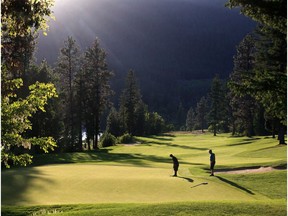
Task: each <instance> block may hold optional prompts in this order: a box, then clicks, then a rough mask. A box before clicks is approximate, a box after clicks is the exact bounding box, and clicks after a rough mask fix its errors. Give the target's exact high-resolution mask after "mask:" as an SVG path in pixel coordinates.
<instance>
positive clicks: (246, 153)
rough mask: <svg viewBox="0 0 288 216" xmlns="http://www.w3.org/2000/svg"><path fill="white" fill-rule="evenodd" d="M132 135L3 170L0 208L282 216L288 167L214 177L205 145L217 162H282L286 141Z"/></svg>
mask: <svg viewBox="0 0 288 216" xmlns="http://www.w3.org/2000/svg"><path fill="white" fill-rule="evenodd" d="M137 142H138V144H137V145H119V146H114V147H109V148H106V149H102V150H99V151H97V152H82V153H74V154H72V153H67V154H51V155H42V156H37V157H36V158H35V163H34V165H33V166H31V167H28V168H18V169H11V170H4V171H2V184H1V185H2V191H1V195H2V205H4V206H2V214H3V213H4V215H21V213H22V212H29V211H30V212H32V213H33V212H34V213H35V212H36V213H35V214H38V215H41V214H42V215H45V214H46V213H47V214H48V213H49V212H50V211H51V212H52V211H54V210H53V208H54V207H53V206H55V205H59V204H60V206H57V207H55V209H56V210H55V211H54V212H53V214H56V215H58V214H59V215H96V214H97V215H132V214H133V215H141V214H142V213H143V212H144V211H145V212H148V213H147V214H145V215H208V214H209V215H211V212H213V215H233V214H235V215H284V213H285V215H286V195H287V194H286V191H287V189H286V188H287V186H286V185H287V180H286V173H287V172H286V170H282V171H273V172H271V173H258V174H246V175H239V174H237V175H235V174H219V175H217V176H216V177H209V170H208V168H209V154H208V150H209V149H213V151H214V152H215V153H216V160H217V163H216V169H217V168H218V169H219V168H221V169H233V168H239V167H260V166H279V165H285V164H286V163H287V162H286V152H287V146H284V145H283V146H279V145H277V140H276V139H272V138H265V137H254V138H246V137H237V138H235V137H230V135H228V134H224V135H219V136H217V137H213V136H212V135H211V134H200V135H199V134H174V135H167V136H155V137H149V138H143V137H138V141H137ZM170 153H173V154H174V155H176V156H177V157H178V159H179V161H180V169H179V177H177V178H173V177H171V175H172V174H173V171H172V162H171V159H170V158H169V154H170ZM39 165H41V166H39ZM203 183H206V184H203ZM171 202H173V204H171ZM175 202H176V203H175ZM80 203H81V204H84V203H86V204H87V205H78V204H80ZM91 203H94V204H93V205H88V204H91ZM97 203H106V204H105V205H103V204H101V205H100V204H99V205H98V204H97ZM108 203H111V204H108ZM125 203H134V204H133V205H132V204H131V205H130V204H129V205H127V204H125ZM144 203H145V204H144ZM68 204H73V205H68ZM7 205H12V206H13V207H9V206H7ZM27 205H32V206H31V207H27ZM39 205H40V206H39ZM42 205H49V206H44V207H43V206H42ZM19 206H20V207H19ZM25 206H26V207H25ZM101 206H102V207H103V206H104V207H103V208H101ZM178 207H179V208H178ZM13 209H14V210H13ZM57 209H58V210H59V211H58V210H57ZM241 209H242V210H241ZM41 211H42V213H41ZM45 211H46V213H45ZM17 212H18V213H17ZM37 212H38V213H37ZM60 212H62V213H60ZM169 212H172V214H170V213H169ZM192 212H193V214H192ZM272 212H274V213H273V214H272ZM125 213H126V214H125ZM150 213H151V214H150ZM29 214H30V213H29ZM22 215H25V214H22ZM26 215H27V214H26Z"/></svg>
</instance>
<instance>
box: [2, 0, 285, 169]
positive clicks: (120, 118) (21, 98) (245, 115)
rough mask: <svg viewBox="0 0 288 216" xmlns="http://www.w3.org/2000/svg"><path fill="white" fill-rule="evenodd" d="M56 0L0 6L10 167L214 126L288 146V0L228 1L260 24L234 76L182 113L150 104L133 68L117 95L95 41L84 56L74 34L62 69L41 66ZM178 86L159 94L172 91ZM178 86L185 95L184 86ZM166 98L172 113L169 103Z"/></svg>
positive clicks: (244, 44) (239, 55) (243, 45)
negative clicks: (39, 51)
mask: <svg viewBox="0 0 288 216" xmlns="http://www.w3.org/2000/svg"><path fill="white" fill-rule="evenodd" d="M53 3H54V2H53V1H52V0H45V1H32V0H23V1H17V0H10V1H8V0H4V1H2V2H1V6H2V9H1V15H2V16H1V22H2V35H1V40H2V55H1V76H2V80H1V90H2V92H1V95H2V98H1V102H2V106H1V108H2V109H1V122H2V127H1V135H2V136H1V143H2V148H1V155H2V157H1V161H2V165H3V166H5V167H9V166H11V165H17V164H20V165H27V164H29V163H31V162H32V155H33V154H37V153H42V152H48V151H50V150H54V151H58V152H74V151H83V150H95V149H98V148H101V147H105V146H109V145H114V144H115V143H117V142H118V143H119V142H120V143H121V142H123V143H126V142H134V140H133V139H134V136H149V135H156V134H161V133H164V132H169V131H172V130H183V131H193V130H201V131H202V132H204V130H206V129H208V130H209V131H211V132H212V133H213V134H214V136H216V135H217V134H218V133H222V132H231V133H232V135H245V136H254V135H272V136H273V137H276V135H277V138H278V140H279V144H285V134H286V126H287V123H286V122H287V113H286V110H287V98H286V93H287V72H286V69H287V32H286V22H287V11H286V8H287V5H286V4H287V3H286V1H284V0H278V1H262V2H258V1H243V0H230V1H228V2H227V4H226V7H227V10H228V8H235V7H239V6H240V10H241V13H242V14H244V15H245V16H248V17H250V18H252V19H253V20H255V21H256V22H257V23H258V25H257V27H256V29H255V30H254V31H253V32H251V33H249V34H248V35H246V36H245V37H244V38H243V40H242V41H241V42H240V43H239V44H238V45H237V47H236V48H235V49H236V54H235V56H234V58H233V65H234V66H233V71H232V72H231V74H230V75H229V78H228V79H221V77H220V76H219V75H215V77H214V79H213V80H212V81H209V82H208V84H206V85H209V91H208V92H207V93H206V92H203V97H201V98H197V100H195V98H193V97H192V96H191V98H189V97H187V95H186V97H185V98H184V101H186V100H191V101H193V100H195V103H191V105H190V107H188V108H187V107H185V106H186V105H187V103H185V106H183V103H181V102H180V103H179V105H178V106H177V109H176V110H170V111H169V109H168V111H167V110H165V112H164V111H163V112H161V110H157V109H155V107H157V105H156V104H153V103H151V101H153V97H157V94H155V96H151V97H152V99H151V100H150V101H149V105H148V103H147V102H146V101H145V99H144V98H143V95H142V91H141V90H142V89H141V88H140V85H139V81H138V77H137V75H136V74H137V73H136V72H135V71H134V70H132V69H131V70H128V71H127V72H126V78H125V81H124V82H123V84H122V86H123V87H122V89H121V90H117V92H115V90H114V89H113V88H112V85H111V80H112V78H113V76H114V75H115V72H114V71H111V70H109V65H108V63H107V53H106V51H105V49H104V48H102V46H101V44H100V41H99V40H98V39H97V38H95V40H94V41H93V42H91V44H90V46H89V47H88V48H86V49H85V50H81V49H80V46H79V44H78V42H77V41H76V40H75V39H74V38H73V37H71V36H67V38H66V40H65V41H63V46H62V47H61V48H60V52H59V54H58V56H57V63H56V64H55V65H51V64H49V63H48V62H47V61H45V60H43V61H42V62H41V63H40V64H38V63H36V61H35V58H34V53H35V49H36V48H37V40H36V39H37V37H38V34H39V31H40V30H42V31H44V33H45V34H46V33H47V32H46V30H47V27H48V23H47V22H48V19H49V17H50V16H52V11H51V7H52V5H53ZM155 80H157V79H156V78H155ZM187 82H189V81H187ZM177 84H178V85H179V83H177ZM147 85H148V86H149V82H147ZM175 85H176V83H171V84H170V85H169V86H168V85H167V86H161V88H164V89H165V91H167V92H169V89H171V88H173V86H175ZM193 85H195V86H194V88H192V89H191V91H197V89H199V88H197V87H198V86H197V85H201V84H199V83H197V82H194V83H193ZM180 86H182V87H183V89H185V91H187V88H184V87H185V80H183V81H182V83H181V84H180ZM189 86H191V83H189ZM199 91H201V90H200V89H199ZM188 95H189V94H188ZM191 95H193V94H191ZM115 96H116V98H115ZM162 100H165V101H167V108H169V98H162ZM155 101H157V100H155ZM156 110H157V111H156ZM100 135H102V136H101V137H100Z"/></svg>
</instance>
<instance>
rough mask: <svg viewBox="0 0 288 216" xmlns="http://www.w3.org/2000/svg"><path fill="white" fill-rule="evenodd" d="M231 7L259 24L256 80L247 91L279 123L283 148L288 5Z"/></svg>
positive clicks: (280, 0) (232, 3) (233, 3)
mask: <svg viewBox="0 0 288 216" xmlns="http://www.w3.org/2000/svg"><path fill="white" fill-rule="evenodd" d="M227 5H228V6H229V7H237V6H241V12H242V13H243V14H245V15H246V16H249V17H251V18H252V19H254V20H256V21H257V22H259V23H260V24H261V25H260V27H259V28H258V30H257V37H256V39H257V40H256V43H255V66H254V76H251V77H250V80H249V79H247V82H246V83H245V87H246V88H247V91H248V93H249V94H250V95H251V96H252V97H254V98H255V99H256V100H257V101H258V102H259V103H260V104H261V105H262V106H263V107H264V109H265V112H266V113H267V114H268V115H269V116H273V117H274V118H277V119H279V122H280V124H279V129H278V131H279V135H278V139H279V144H284V143H285V140H284V135H285V128H286V125H287V71H286V70H287V1H285V0H277V1H253V0H248V1H246V0H229V2H228V3H227Z"/></svg>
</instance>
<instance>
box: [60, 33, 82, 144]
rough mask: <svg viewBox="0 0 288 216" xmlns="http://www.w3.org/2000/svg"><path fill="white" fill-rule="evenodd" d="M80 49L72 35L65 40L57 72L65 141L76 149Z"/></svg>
mask: <svg viewBox="0 0 288 216" xmlns="http://www.w3.org/2000/svg"><path fill="white" fill-rule="evenodd" d="M80 56H81V53H80V49H79V47H78V45H77V43H76V41H75V40H74V39H73V38H72V37H68V38H67V40H65V41H64V47H63V48H62V49H61V50H60V55H59V57H58V62H57V68H56V73H58V75H59V82H60V83H59V84H58V87H59V92H60V100H61V101H62V104H63V118H64V126H65V133H64V136H65V142H66V143H67V144H68V148H70V149H71V150H75V144H76V143H75V133H76V131H75V113H77V112H76V111H75V109H74V107H75V93H76V90H75V77H76V74H77V73H79V72H80V66H81V64H80Z"/></svg>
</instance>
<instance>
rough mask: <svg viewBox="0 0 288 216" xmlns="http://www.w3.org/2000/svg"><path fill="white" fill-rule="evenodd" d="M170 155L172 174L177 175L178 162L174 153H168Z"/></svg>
mask: <svg viewBox="0 0 288 216" xmlns="http://www.w3.org/2000/svg"><path fill="white" fill-rule="evenodd" d="M170 157H171V158H172V160H173V169H174V175H173V176H177V171H178V167H179V162H178V160H177V158H176V157H175V156H174V155H172V154H170Z"/></svg>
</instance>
